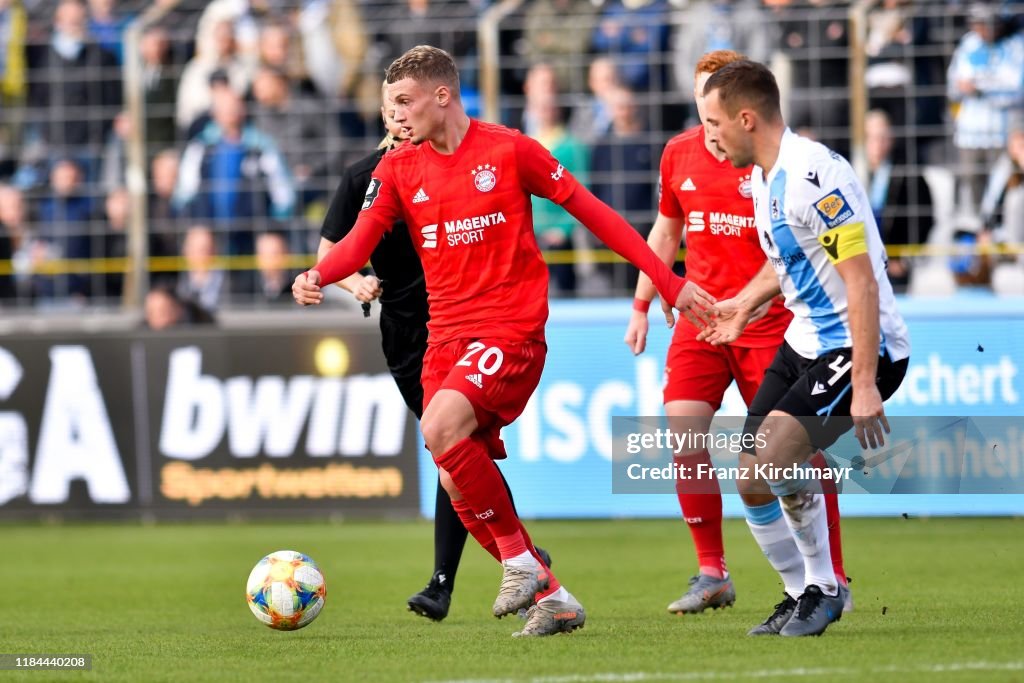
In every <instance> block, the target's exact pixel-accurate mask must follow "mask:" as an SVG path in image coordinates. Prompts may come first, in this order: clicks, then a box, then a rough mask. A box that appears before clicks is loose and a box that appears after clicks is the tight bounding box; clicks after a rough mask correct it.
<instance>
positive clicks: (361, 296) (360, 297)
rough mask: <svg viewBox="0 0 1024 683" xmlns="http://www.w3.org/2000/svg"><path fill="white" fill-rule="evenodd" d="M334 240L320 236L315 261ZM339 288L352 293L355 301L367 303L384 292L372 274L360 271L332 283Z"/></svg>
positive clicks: (329, 248) (319, 258) (322, 255)
mask: <svg viewBox="0 0 1024 683" xmlns="http://www.w3.org/2000/svg"><path fill="white" fill-rule="evenodd" d="M335 244H336V242H332V241H331V240H329V239H327V238H326V237H321V238H320V244H319V245H318V246H317V250H316V258H317V261H322V260H323V258H324V257H325V256H327V252H329V251H330V250H331V247H333V246H334V245H335ZM334 284H335V285H337V286H338V287H340V288H341V289H344V290H345V291H346V292H348V293H350V294H352V296H354V297H355V298H356V300H357V301H359V302H361V303H364V304H368V303H370V302H371V301H373V300H375V299H377V298H379V297H380V295H381V294H383V293H384V290H383V289H382V288H381V284H380V280H379V279H378V278H377V277H376V276H374V275H363V274H362V273H352V274H351V275H349V276H348V277H346V278H342V279H341V280H338V281H337V282H335V283H334Z"/></svg>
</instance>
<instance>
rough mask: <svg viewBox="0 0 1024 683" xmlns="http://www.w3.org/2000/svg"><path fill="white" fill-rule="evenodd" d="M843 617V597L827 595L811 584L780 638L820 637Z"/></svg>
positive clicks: (805, 590) (797, 604) (838, 594)
mask: <svg viewBox="0 0 1024 683" xmlns="http://www.w3.org/2000/svg"><path fill="white" fill-rule="evenodd" d="M842 616H843V595H842V593H841V592H839V591H837V592H836V594H835V595H826V594H825V593H824V592H822V590H821V588H819V587H818V586H815V585H814V584H811V585H810V586H808V587H807V588H805V589H804V594H803V595H801V596H800V599H799V600H798V601H797V603H796V613H795V614H794V615H793V616H792V617H791V618H790V620H789V621H787V622H786V625H785V626H783V627H782V630H781V631H779V635H780V636H796V637H799V636H820V635H821V634H822V633H824V632H825V629H827V628H828V625H829V624H831V623H832V622H833V621H839V619H840V618H841V617H842Z"/></svg>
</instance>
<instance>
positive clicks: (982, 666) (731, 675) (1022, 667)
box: [427, 662, 1024, 683]
mask: <svg viewBox="0 0 1024 683" xmlns="http://www.w3.org/2000/svg"><path fill="white" fill-rule="evenodd" d="M958 671H1024V662H948V663H946V664H929V665H923V666H911V667H908V666H895V665H894V666H883V667H872V668H867V669H850V668H838V667H833V668H816V669H807V668H798V669H760V670H753V671H688V672H670V671H666V672H648V671H634V672H625V673H613V672H609V673H593V674H573V675H571V676H536V677H533V678H460V679H450V680H444V681H429V682H427V683H590V682H593V683H652V682H655V681H734V680H739V679H746V678H782V677H809V676H853V675H863V674H893V673H953V672H958Z"/></svg>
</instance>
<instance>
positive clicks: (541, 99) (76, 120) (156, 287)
mask: <svg viewBox="0 0 1024 683" xmlns="http://www.w3.org/2000/svg"><path fill="white" fill-rule="evenodd" d="M491 4H492V3H491V2H489V1H488V0H388V1H387V2H370V1H369V0H289V1H288V2H283V1H281V0H251V1H248V0H214V1H213V2H199V1H198V0H177V1H176V0H159V1H158V2H156V3H142V2H117V1H116V0H89V1H88V2H83V1H82V0H61V1H59V2H54V1H52V0H36V1H33V0H0V98H2V102H0V306H7V305H15V306H25V307H34V308H36V309H62V308H63V309H66V308H79V307H81V306H83V305H106V306H118V305H120V304H121V302H122V298H123V296H124V294H125V291H126V286H127V285H126V283H127V281H128V279H127V278H128V275H127V272H129V270H128V269H127V268H126V266H125V263H126V257H129V256H131V257H132V258H136V259H137V258H145V259H147V260H146V263H147V265H148V268H147V272H148V283H146V286H147V288H148V289H149V288H151V290H152V291H150V293H149V296H148V297H147V298H146V303H145V308H146V310H147V311H148V310H149V309H150V307H151V305H152V307H153V309H154V311H158V312H159V311H162V314H161V315H157V314H154V315H155V319H157V320H164V321H167V320H170V321H172V323H171V324H176V322H174V321H177V322H180V321H185V322H188V321H194V322H195V321H202V320H206V319H210V318H212V315H213V314H215V313H216V312H217V311H218V310H219V309H221V308H222V307H224V306H238V307H246V306H269V305H276V304H279V303H280V304H286V303H287V302H288V301H289V300H290V294H289V286H290V282H291V280H292V278H293V277H294V274H295V272H297V267H298V266H299V265H301V264H303V263H308V262H309V261H310V259H311V257H309V255H310V254H312V253H314V252H315V244H316V241H317V238H318V228H319V223H320V221H321V220H322V217H323V214H324V210H325V208H326V204H327V202H328V201H329V199H330V195H331V193H332V192H333V191H334V188H335V185H336V183H337V181H338V178H339V176H340V173H341V171H342V169H343V168H344V167H345V165H346V164H348V163H350V162H351V161H354V160H355V159H358V158H360V157H362V156H364V155H365V154H366V153H367V152H369V151H370V150H371V149H373V148H374V147H375V146H376V143H377V142H378V140H379V138H380V136H381V135H382V132H383V131H382V128H381V126H380V119H379V93H380V89H379V88H380V79H381V77H382V75H383V70H384V68H385V67H386V66H387V64H389V63H390V61H391V60H392V59H394V58H395V57H397V56H398V55H400V54H401V53H402V52H404V51H405V50H406V49H408V48H409V47H412V46H413V45H417V44H432V45H437V46H440V47H443V48H444V49H446V50H448V51H449V52H451V53H452V54H453V55H454V56H455V57H456V59H457V61H458V63H459V65H460V69H461V72H462V79H463V81H462V88H463V99H464V101H465V102H466V104H467V109H468V110H469V111H470V113H471V114H475V115H480V114H482V109H483V103H482V99H483V98H482V94H481V81H482V79H481V73H482V69H483V66H482V65H483V61H482V59H481V56H480V54H479V47H478V31H479V26H480V25H481V20H482V17H483V16H484V15H485V14H486V13H487V12H488V10H489V9H490V5H491ZM512 4H514V5H515V7H514V8H513V9H512V11H511V13H510V14H509V15H508V16H506V17H505V18H504V19H503V20H502V22H501V24H500V30H499V33H498V36H499V41H498V42H499V53H500V55H501V57H500V62H499V68H498V74H499V84H500V97H499V109H498V111H497V115H498V116H500V118H501V119H502V122H503V123H505V124H506V125H510V126H513V127H516V128H520V129H521V130H523V131H525V132H526V133H528V134H530V135H532V136H534V137H535V138H537V139H538V140H539V141H540V142H541V143H542V144H544V145H545V146H546V147H548V148H549V149H550V150H551V151H552V152H553V153H554V155H555V156H556V157H557V158H558V159H559V161H560V162H562V163H563V164H564V165H565V167H566V168H567V169H568V170H570V171H571V172H572V173H574V174H576V175H577V176H579V177H580V178H581V179H583V180H584V182H586V183H587V184H588V186H590V187H591V188H592V189H593V190H594V192H595V193H596V194H597V195H598V196H599V197H600V198H601V199H603V200H604V201H605V202H607V203H608V204H610V205H611V206H612V207H614V208H615V209H616V210H618V211H619V212H620V213H622V215H623V216H625V217H626V219H627V220H629V221H630V223H631V224H632V225H634V226H635V228H636V229H637V230H638V231H639V232H640V233H642V234H645V235H646V233H647V231H648V230H649V228H650V226H651V224H652V223H653V220H654V217H655V214H656V211H657V196H658V187H657V175H658V163H659V158H660V153H661V149H662V147H663V146H664V143H665V142H666V141H667V140H668V138H669V137H671V136H672V135H674V134H675V133H677V132H679V131H680V130H682V129H684V128H686V127H688V126H690V125H694V124H696V123H697V119H696V111H695V108H694V106H693V86H692V79H693V69H694V65H695V64H696V62H697V59H698V58H699V57H700V55H701V54H703V53H704V52H706V51H708V50H716V49H734V50H738V51H740V52H743V53H745V54H746V55H748V56H749V57H750V58H752V59H755V60H758V61H762V62H765V63H768V64H770V65H771V66H772V68H773V70H774V71H775V72H776V74H777V76H778V78H779V81H780V86H781V87H782V89H783V92H784V99H785V109H786V116H787V120H788V122H789V123H790V125H791V127H793V128H796V129H798V130H799V131H800V132H801V133H803V134H805V135H809V136H812V137H814V138H816V139H819V140H821V141H822V142H824V143H826V144H828V145H829V146H831V147H832V148H833V149H835V150H836V151H838V152H839V153H840V154H843V155H846V156H848V157H849V156H850V155H856V153H857V152H858V149H856V148H854V146H853V145H852V142H851V141H852V140H854V139H856V138H855V136H854V135H853V132H854V131H855V130H858V131H863V133H864V147H863V156H864V157H865V158H863V159H862V160H861V161H862V162H863V168H864V170H865V172H866V182H867V187H868V191H869V196H870V198H871V202H872V206H873V209H874V211H875V214H876V217H877V218H878V222H879V228H880V230H881V231H882V233H883V237H884V239H885V240H886V242H887V244H889V245H899V246H902V245H910V247H908V248H902V250H901V249H893V254H892V255H893V258H892V259H891V261H890V274H891V276H892V277H893V279H894V281H895V282H896V283H897V284H898V285H900V286H905V285H907V284H908V283H910V282H911V280H912V275H913V270H914V267H915V264H916V263H918V262H919V261H921V260H922V259H919V258H914V257H912V253H913V252H914V249H913V247H914V246H915V245H924V244H927V243H932V244H947V245H956V244H961V245H966V246H972V245H979V244H981V245H986V244H987V245H997V244H1007V245H1012V246H1020V245H1021V244H1022V243H1024V172H1022V169H1024V110H1022V106H1024V32H1022V28H1024V23H1022V21H1021V16H1022V15H1024V6H1022V5H1019V4H1015V3H1012V2H995V1H994V2H987V3H980V2H965V1H956V0H935V1H933V2H925V1H914V0H876V1H875V2H873V3H871V4H870V7H869V9H868V10H867V14H866V23H865V25H864V37H865V39H864V40H863V41H859V40H854V39H853V38H852V37H851V33H852V31H853V30H854V25H853V24H852V23H851V20H850V9H851V7H850V5H851V3H850V2H844V1H835V2H833V1H829V0H809V1H808V2H797V1H795V0H604V1H603V2H602V1H601V0H596V1H592V0H525V2H523V3H521V4H516V3H512ZM129 27H131V29H132V32H133V35H137V40H135V41H129V39H128V38H129ZM861 44H862V46H863V50H864V53H865V54H863V55H854V54H852V52H851V51H852V50H853V49H855V46H857V45H861ZM855 58H857V59H858V60H859V59H860V58H863V59H864V60H866V69H865V71H864V72H863V86H864V87H865V88H866V92H867V98H868V100H867V108H868V110H869V113H868V114H867V116H866V118H865V119H864V120H863V121H855V122H854V121H851V120H850V112H851V92H852V91H851V76H850V68H851V61H852V60H854V59H855ZM854 63H857V62H854ZM132 73H134V74H136V78H135V80H132V79H131V78H130V77H129V75H130V74H132ZM858 80H859V79H858ZM133 85H134V87H137V91H134V92H133V90H132V88H133ZM855 85H856V84H855ZM133 101H137V102H138V103H139V104H140V105H141V106H140V107H138V108H136V109H131V108H130V107H129V105H130V104H131V103H132V102H133ZM133 111H139V112H141V115H139V116H133V115H132V114H131V113H130V112H133ZM535 222H536V230H537V236H538V240H539V242H540V244H541V246H542V248H543V249H544V250H545V251H546V252H547V253H548V256H549V260H550V262H551V274H552V291H553V292H554V293H555V294H556V295H577V294H582V295H604V294H617V293H622V292H626V291H628V290H629V289H630V288H631V284H632V282H634V280H633V277H634V275H635V271H633V272H631V269H629V268H627V267H626V266H624V265H622V264H619V263H613V262H612V259H608V258H606V257H605V256H606V254H605V252H603V251H602V250H601V249H600V247H601V245H600V244H597V243H595V242H594V241H593V238H592V237H590V236H589V235H587V234H584V231H582V230H581V229H580V228H579V226H577V225H576V224H575V222H574V221H573V220H572V219H571V218H570V217H569V216H568V215H567V214H565V213H564V212H563V211H562V210H561V209H559V208H558V207H555V206H553V205H551V204H549V203H547V202H545V201H542V200H538V201H537V202H536V204H535ZM138 226H142V229H143V232H141V233H140V232H139V231H138V230H137V229H136V228H138ZM137 234H144V235H145V236H146V238H145V239H144V240H143V242H144V243H143V244H138V243H137V242H138V241H139V240H133V239H132V238H131V236H132V235H137ZM974 251H975V250H965V251H964V253H963V254H961V255H958V256H950V255H949V254H944V255H942V257H941V259H940V261H941V264H942V265H943V267H944V268H945V269H946V270H947V271H948V272H949V273H951V274H952V276H953V277H954V278H955V279H956V280H957V281H959V282H960V283H972V284H984V283H987V282H988V281H989V280H990V279H991V275H992V272H993V270H994V268H995V267H996V266H998V265H1000V263H999V260H1000V259H1001V260H1003V261H1007V262H1010V261H1013V262H1014V263H1015V262H1016V257H1015V256H1012V257H1011V256H1006V255H1003V256H992V257H988V256H977V255H976V254H975V253H974ZM937 262H939V261H935V260H934V259H933V265H934V263H937ZM1021 279H1022V282H1024V276H1022V278H1021ZM160 325H161V324H159V323H157V324H154V326H160ZM166 325H167V324H166V323H164V324H163V325H162V326H166Z"/></svg>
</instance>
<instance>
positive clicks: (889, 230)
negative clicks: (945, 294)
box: [864, 109, 934, 285]
mask: <svg viewBox="0 0 1024 683" xmlns="http://www.w3.org/2000/svg"><path fill="white" fill-rule="evenodd" d="M864 135H865V138H864V148H865V154H866V156H867V161H868V185H867V190H868V198H869V199H870V201H871V211H872V213H873V214H874V216H875V221H876V222H877V223H878V229H879V232H880V233H881V235H882V241H883V242H884V243H885V245H886V246H887V247H889V246H894V245H908V244H909V245H915V244H924V243H925V242H926V241H927V239H928V233H929V232H930V231H931V228H932V224H933V222H934V217H933V215H932V196H931V193H930V192H929V190H928V183H927V182H925V180H924V178H923V177H922V176H921V173H920V172H919V171H918V167H917V165H916V164H913V163H908V161H907V158H906V153H905V152H904V151H903V149H902V147H896V146H895V144H894V139H893V134H892V126H891V125H890V122H889V116H888V115H887V114H886V113H885V112H884V111H882V110H880V109H875V110H872V111H870V112H868V115H867V118H866V119H865V121H864ZM910 265H911V260H910V259H906V258H901V257H896V256H890V257H889V265H888V271H889V279H890V280H891V281H892V283H893V284H894V285H906V284H907V281H908V278H909V274H910Z"/></svg>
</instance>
